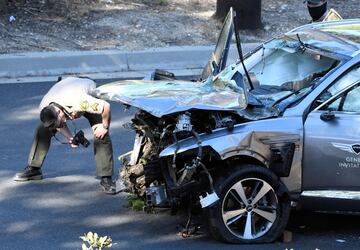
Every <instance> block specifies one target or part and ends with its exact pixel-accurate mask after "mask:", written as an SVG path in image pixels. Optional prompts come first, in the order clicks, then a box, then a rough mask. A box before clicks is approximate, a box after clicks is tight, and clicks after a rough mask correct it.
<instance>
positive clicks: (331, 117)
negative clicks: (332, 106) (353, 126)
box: [320, 110, 335, 122]
mask: <svg viewBox="0 0 360 250" xmlns="http://www.w3.org/2000/svg"><path fill="white" fill-rule="evenodd" d="M320 119H321V120H323V121H324V122H329V121H332V120H334V119H335V114H334V113H333V112H331V110H329V111H326V112H324V113H322V114H321V115H320Z"/></svg>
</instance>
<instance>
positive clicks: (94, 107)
mask: <svg viewBox="0 0 360 250" xmlns="http://www.w3.org/2000/svg"><path fill="white" fill-rule="evenodd" d="M98 106H99V103H97V102H95V103H94V104H93V105H91V108H92V110H93V111H95V112H96V111H98Z"/></svg>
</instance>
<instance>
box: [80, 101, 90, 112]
mask: <svg viewBox="0 0 360 250" xmlns="http://www.w3.org/2000/svg"><path fill="white" fill-rule="evenodd" d="M88 108H89V102H88V101H82V102H80V109H81V111H86V110H87V109H88Z"/></svg>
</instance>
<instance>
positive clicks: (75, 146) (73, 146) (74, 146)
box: [69, 137, 79, 148]
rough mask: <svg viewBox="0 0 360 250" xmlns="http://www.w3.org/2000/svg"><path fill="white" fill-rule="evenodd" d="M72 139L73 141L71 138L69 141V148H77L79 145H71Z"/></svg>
mask: <svg viewBox="0 0 360 250" xmlns="http://www.w3.org/2000/svg"><path fill="white" fill-rule="evenodd" d="M73 139H74V138H73V137H71V138H70V140H69V143H70V146H71V147H72V148H78V147H79V145H78V144H74V143H73Z"/></svg>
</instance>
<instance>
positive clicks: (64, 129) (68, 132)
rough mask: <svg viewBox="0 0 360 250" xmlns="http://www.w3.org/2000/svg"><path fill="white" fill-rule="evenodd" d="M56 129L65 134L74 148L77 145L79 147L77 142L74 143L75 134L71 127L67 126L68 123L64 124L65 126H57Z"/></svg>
mask: <svg viewBox="0 0 360 250" xmlns="http://www.w3.org/2000/svg"><path fill="white" fill-rule="evenodd" d="M56 130H57V131H58V132H60V133H61V134H63V135H64V136H65V138H66V139H67V140H68V141H69V143H70V145H71V147H73V148H77V147H78V145H75V144H73V143H72V140H73V135H72V133H71V132H70V129H69V127H68V126H67V124H66V123H64V126H63V127H61V128H57V129H56Z"/></svg>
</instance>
